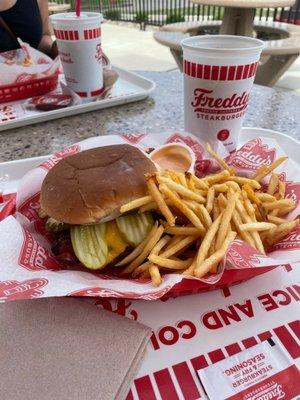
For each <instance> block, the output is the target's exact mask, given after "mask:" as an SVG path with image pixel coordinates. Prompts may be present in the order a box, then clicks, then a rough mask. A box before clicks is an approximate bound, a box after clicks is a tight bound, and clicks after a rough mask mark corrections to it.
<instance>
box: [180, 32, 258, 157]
mask: <svg viewBox="0 0 300 400" xmlns="http://www.w3.org/2000/svg"><path fill="white" fill-rule="evenodd" d="M263 46H264V43H263V42H262V41H261V40H258V39H252V38H249V37H242V36H231V35H203V36H193V37H191V38H187V39H184V40H183V41H182V47H183V60H184V61H183V62H184V67H183V72H184V126H185V130H186V131H187V132H190V133H193V134H194V135H196V136H198V137H199V138H200V139H201V140H203V141H206V142H209V143H210V144H211V145H212V146H213V147H214V148H215V149H217V147H218V144H220V143H222V144H223V145H224V146H225V147H226V149H227V150H228V151H229V152H232V151H233V150H235V149H236V146H237V141H238V135H239V133H240V130H241V127H242V122H243V119H244V116H245V112H246V109H247V105H248V100H249V94H250V90H251V88H252V85H253V81H254V77H255V73H256V69H257V66H258V61H259V58H260V54H261V51H262V49H263Z"/></svg>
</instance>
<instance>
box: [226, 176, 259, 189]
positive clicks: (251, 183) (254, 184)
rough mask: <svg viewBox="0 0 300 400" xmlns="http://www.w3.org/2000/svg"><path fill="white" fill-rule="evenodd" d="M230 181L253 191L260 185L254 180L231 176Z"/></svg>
mask: <svg viewBox="0 0 300 400" xmlns="http://www.w3.org/2000/svg"><path fill="white" fill-rule="evenodd" d="M228 180H230V181H233V182H236V183H238V184H239V185H241V186H242V185H249V186H250V187H251V188H253V189H260V188H261V185H260V184H259V183H258V182H257V181H256V180H255V179H249V178H244V177H243V176H231V177H230V179H228Z"/></svg>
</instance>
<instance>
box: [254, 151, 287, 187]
mask: <svg viewBox="0 0 300 400" xmlns="http://www.w3.org/2000/svg"><path fill="white" fill-rule="evenodd" d="M286 160H287V157H285V156H282V157H279V158H277V160H275V161H274V162H273V163H272V164H271V165H270V166H269V167H267V168H266V169H265V170H264V171H260V172H259V171H258V172H257V173H256V174H255V175H254V177H255V178H254V179H255V180H257V182H260V181H261V180H262V179H263V178H264V177H265V176H267V175H269V173H270V172H272V171H273V170H274V169H275V168H277V167H279V165H280V164H282V163H283V162H284V161H286Z"/></svg>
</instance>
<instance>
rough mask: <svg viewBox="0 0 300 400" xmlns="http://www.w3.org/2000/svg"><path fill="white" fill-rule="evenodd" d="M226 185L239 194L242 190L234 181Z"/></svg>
mask: <svg viewBox="0 0 300 400" xmlns="http://www.w3.org/2000/svg"><path fill="white" fill-rule="evenodd" d="M225 185H226V186H228V187H229V188H231V189H233V191H234V192H238V191H239V190H241V188H240V185H239V184H238V183H236V182H233V181H227V182H225Z"/></svg>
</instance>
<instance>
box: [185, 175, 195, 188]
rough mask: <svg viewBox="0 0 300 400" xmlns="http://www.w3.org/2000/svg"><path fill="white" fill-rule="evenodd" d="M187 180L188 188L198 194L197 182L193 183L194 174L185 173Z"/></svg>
mask: <svg viewBox="0 0 300 400" xmlns="http://www.w3.org/2000/svg"><path fill="white" fill-rule="evenodd" d="M185 179H186V182H187V187H188V188H189V189H190V190H192V191H193V192H195V193H196V186H195V182H194V181H193V177H192V174H191V173H190V172H186V173H185Z"/></svg>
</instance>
